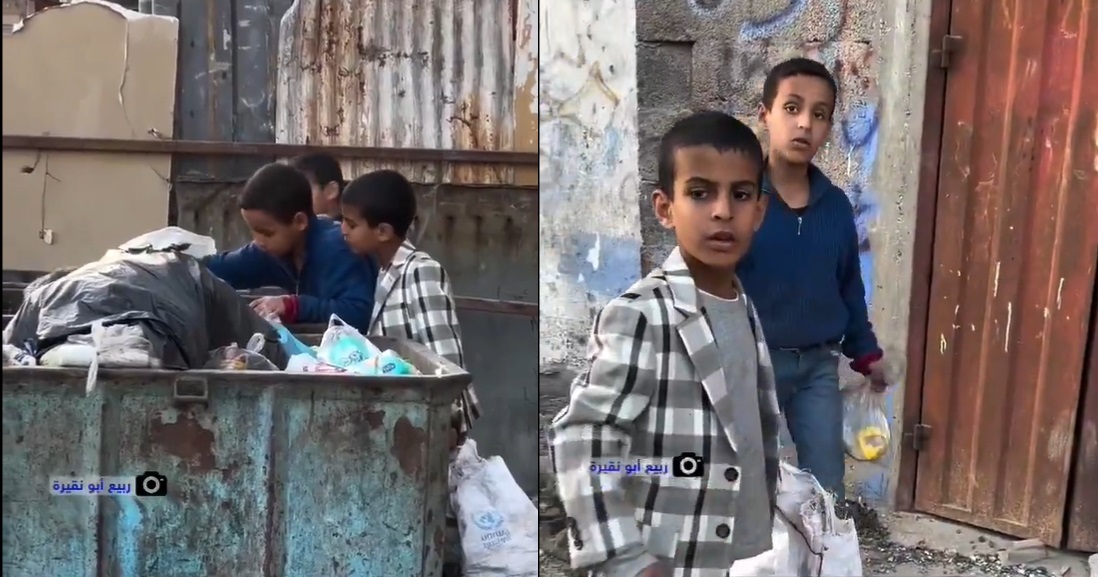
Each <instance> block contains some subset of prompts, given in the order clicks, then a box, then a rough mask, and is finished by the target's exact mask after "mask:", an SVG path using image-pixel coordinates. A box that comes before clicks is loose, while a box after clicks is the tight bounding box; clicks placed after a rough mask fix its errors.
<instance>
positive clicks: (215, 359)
mask: <svg viewBox="0 0 1098 577" xmlns="http://www.w3.org/2000/svg"><path fill="white" fill-rule="evenodd" d="M266 340H267V339H266V337H265V336H264V335H262V334H260V333H256V334H254V335H252V338H251V340H249V341H248V344H247V346H245V347H239V346H237V344H236V343H233V344H231V345H229V346H226V347H220V348H217V349H214V350H212V351H210V360H208V361H206V368H207V369H219V370H222V371H277V370H278V367H276V366H275V365H274V363H272V362H271V361H269V360H267V357H265V356H263V354H262V353H260V352H259V351H261V350H263V346H264V345H265V344H266Z"/></svg>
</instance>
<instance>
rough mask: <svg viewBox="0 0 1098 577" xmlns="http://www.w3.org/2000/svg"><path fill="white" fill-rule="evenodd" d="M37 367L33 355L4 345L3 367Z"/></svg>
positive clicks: (12, 346) (13, 346)
mask: <svg viewBox="0 0 1098 577" xmlns="http://www.w3.org/2000/svg"><path fill="white" fill-rule="evenodd" d="M37 365H38V361H37V360H35V358H34V355H32V354H30V353H28V352H27V351H24V350H23V349H21V348H19V347H17V346H15V345H4V366H5V367H34V366H37Z"/></svg>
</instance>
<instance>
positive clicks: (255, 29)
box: [143, 0, 538, 492]
mask: <svg viewBox="0 0 1098 577" xmlns="http://www.w3.org/2000/svg"><path fill="white" fill-rule="evenodd" d="M528 3H529V0H519V2H518V4H519V5H520V6H521V8H519V10H520V12H521V13H522V14H523V15H524V17H523V18H521V19H519V20H520V21H522V22H526V21H528V20H529V18H527V17H526V15H527V14H534V13H536V11H535V10H532V9H531V7H530V6H529V5H528ZM143 7H144V9H145V10H146V11H152V12H153V13H156V14H166V15H173V16H176V17H177V18H179V20H180V47H179V50H180V55H179V59H180V60H179V81H178V91H179V96H178V101H177V106H176V110H177V126H176V127H175V134H176V137H177V138H182V139H189V140H220V141H247V142H256V141H259V142H263V141H266V142H271V141H274V140H275V133H276V130H275V126H276V124H277V125H278V127H279V130H278V134H279V138H278V141H280V142H291V143H306V142H307V143H311V144H312V143H317V144H320V143H331V144H349V145H358V146H395V147H416V148H420V147H421V148H453V149H481V150H485V149H486V150H509V149H514V148H518V149H519V150H526V151H533V150H534V146H535V145H536V144H535V141H536V139H535V138H533V137H532V135H536V134H537V128H536V126H537V125H536V121H537V116H536V114H535V113H534V111H536V103H537V100H536V98H537V97H536V93H535V91H536V89H537V83H536V81H534V82H531V81H530V79H531V77H532V75H533V74H535V73H534V72H532V71H531V70H530V64H531V63H533V68H534V69H535V70H536V54H537V52H536V51H537V42H536V41H534V42H531V41H530V40H531V38H530V35H529V34H528V33H524V34H523V35H518V36H519V37H518V38H516V33H515V30H514V21H515V20H516V18H515V17H514V16H513V14H514V12H515V9H516V6H515V5H513V4H512V3H511V0H479V1H478V0H435V1H431V0H421V1H416V0H373V1H359V2H350V1H346V0H334V1H329V0H325V1H323V2H321V1H318V0H298V1H297V3H296V4H295V3H294V2H293V0H206V1H202V2H198V1H190V0H143ZM534 7H536V5H534ZM284 15H286V16H287V17H286V18H285V21H284V22H285V23H284V25H283V16H284ZM280 30H281V31H283V32H285V34H286V36H285V40H284V41H282V42H281V45H282V46H283V48H284V50H283V51H282V54H281V55H280V54H279V49H278V47H279V45H280V40H279V38H280ZM535 40H536V38H535ZM516 43H517V45H518V47H519V48H518V52H520V54H519V55H518V56H516V54H515V53H516V48H515V47H516ZM516 58H521V59H522V63H523V64H522V66H520V67H516V66H515V64H514V61H515V60H516ZM280 61H281V62H282V63H283V71H284V72H285V73H286V74H287V76H286V78H287V79H289V78H293V80H292V81H290V80H287V81H286V82H284V83H281V85H280V83H279V82H278V77H279V73H278V70H279V68H278V63H279V62H280ZM516 74H519V75H521V76H522V78H521V79H520V81H519V82H516V81H515V80H514V76H515V75H516ZM533 78H535V79H536V76H533ZM276 95H277V96H276ZM515 102H520V103H522V106H523V111H522V114H519V115H517V116H516V114H515V110H514V109H515V104H514V103H515ZM280 103H284V104H280ZM276 110H277V111H278V113H276ZM276 116H277V118H278V121H277V123H276V121H275V119H276ZM516 117H517V118H518V120H517V121H516ZM516 131H517V132H518V134H519V136H517V137H516V136H515V134H516ZM516 141H517V142H518V146H513V143H515V142H516ZM269 160H270V159H263V158H249V159H243V158H240V157H234V158H220V159H219V158H205V159H204V158H198V157H178V158H177V160H176V161H175V165H174V166H175V171H176V175H175V178H174V182H175V187H174V189H175V190H174V193H175V196H176V201H175V204H174V205H173V206H174V211H175V212H174V214H173V217H172V218H173V219H176V220H177V221H178V223H179V224H180V225H181V226H185V227H189V228H192V229H193V230H196V231H197V232H200V233H202V234H209V235H212V236H213V237H214V238H215V239H217V240H218V242H219V245H220V246H222V247H225V248H231V247H234V246H239V245H240V244H241V243H242V242H244V241H245V240H246V234H245V232H244V231H242V230H241V226H242V223H241V222H240V221H239V218H238V217H237V215H236V210H235V209H234V208H233V205H234V204H235V203H234V201H233V198H234V195H235V194H236V192H238V191H239V187H238V186H237V184H238V183H239V181H240V180H242V179H244V178H247V176H249V175H250V174H251V172H253V171H254V170H255V168H257V167H258V165H260V164H262V163H263V162H268V161H269ZM379 166H380V165H379V164H377V163H370V162H362V161H356V162H354V163H353V164H352V163H348V162H345V170H347V175H348V177H351V176H354V175H357V174H359V173H360V172H361V171H362V170H365V169H367V167H369V168H374V167H379ZM395 168H398V169H399V170H402V171H404V172H405V173H406V174H408V176H409V177H410V178H411V179H412V180H413V181H417V182H420V183H424V184H426V185H433V184H438V183H440V182H442V183H447V184H442V185H441V186H438V187H434V186H421V187H420V188H419V190H420V192H421V195H422V198H421V205H422V207H423V210H422V214H421V227H420V228H421V230H422V233H420V234H421V236H422V240H421V245H422V247H423V248H424V249H426V250H428V251H429V252H431V253H432V254H433V255H435V257H436V258H438V260H439V261H440V262H442V264H443V265H444V266H445V267H446V268H447V270H448V271H449V272H450V273H451V276H452V277H453V279H454V291H455V293H456V294H457V295H459V296H467V297H483V298H492V299H504V300H521V301H525V302H530V303H534V302H536V298H535V297H536V294H537V290H538V288H537V280H536V279H537V272H536V263H537V235H538V231H537V210H536V206H537V196H536V188H534V187H529V186H526V187H521V186H517V185H512V184H510V183H512V182H515V181H514V180H512V178H518V181H519V182H523V183H532V184H535V186H536V182H537V181H536V180H533V179H535V178H536V175H533V174H532V173H533V170H532V169H524V171H525V172H526V173H529V174H526V175H520V176H518V177H515V176H513V174H512V173H514V172H516V171H515V170H513V169H511V168H510V167H505V166H501V165H481V166H479V167H471V166H459V167H449V166H446V167H441V168H440V167H439V166H437V165H436V166H422V165H421V166H413V165H408V164H405V165H400V166H396V167H395ZM517 172H523V171H517ZM449 183H453V184H449ZM501 183H502V184H503V185H502V186H499V184H501ZM484 185H494V186H484ZM459 316H460V319H461V322H462V327H463V333H464V340H465V347H466V351H467V357H468V358H469V361H468V362H469V369H470V371H471V372H472V373H473V375H474V378H475V382H476V385H477V388H478V391H479V393H480V397H481V399H482V402H483V403H484V409H485V416H484V418H483V419H482V421H481V422H480V423H479V424H478V425H477V427H476V428H475V429H474V431H473V437H474V438H476V439H477V440H478V442H479V444H480V447H481V448H482V451H483V452H486V453H489V454H499V455H502V456H503V458H504V459H505V460H506V461H507V464H508V466H509V467H510V469H511V471H512V473H513V474H514V475H515V477H516V479H517V480H518V481H519V484H520V485H522V486H523V488H525V489H527V490H528V491H531V492H532V491H533V490H534V489H535V487H536V483H537V451H536V444H537V413H536V410H537V408H536V407H537V386H538V385H537V358H536V354H535V351H536V350H537V320H536V319H534V318H529V317H523V316H515V315H508V314H501V313H488V312H478V311H459Z"/></svg>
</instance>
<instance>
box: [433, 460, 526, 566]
mask: <svg viewBox="0 0 1098 577" xmlns="http://www.w3.org/2000/svg"><path fill="white" fill-rule="evenodd" d="M450 501H451V504H452V505H453V508H454V514H455V515H456V516H457V520H458V532H459V533H460V534H461V550H462V553H463V557H464V560H463V562H462V569H463V575H464V577H534V576H535V575H537V574H538V510H537V508H536V507H534V504H533V503H531V502H530V499H529V497H527V496H526V493H524V492H523V491H522V489H521V488H519V486H518V483H516V482H515V478H514V477H512V476H511V472H510V471H509V470H508V469H507V465H506V464H504V462H503V459H502V458H500V457H491V458H489V459H482V458H480V455H478V454H477V444H476V441H474V440H472V439H468V440H466V441H465V443H464V444H463V445H462V446H461V449H460V450H459V451H458V454H457V457H455V459H454V462H453V464H452V465H451V466H450Z"/></svg>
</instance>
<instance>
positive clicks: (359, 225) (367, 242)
mask: <svg viewBox="0 0 1098 577" xmlns="http://www.w3.org/2000/svg"><path fill="white" fill-rule="evenodd" d="M341 226H342V228H343V240H345V241H346V242H347V246H349V247H351V251H352V252H354V253H355V254H357V255H360V256H369V255H373V254H375V252H376V251H377V249H378V247H379V246H381V245H383V244H385V243H388V242H390V241H392V240H393V239H394V238H395V235H394V234H393V227H391V226H389V225H387V224H385V223H381V224H379V225H377V227H373V226H370V223H368V222H366V219H364V218H362V215H361V214H359V211H358V210H357V209H355V208H354V207H351V206H347V205H343V223H342V225H341Z"/></svg>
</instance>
